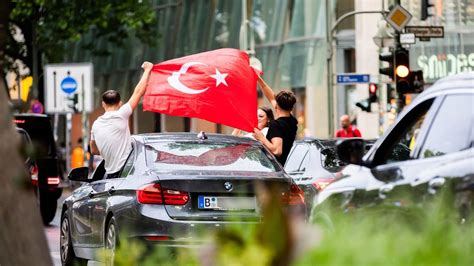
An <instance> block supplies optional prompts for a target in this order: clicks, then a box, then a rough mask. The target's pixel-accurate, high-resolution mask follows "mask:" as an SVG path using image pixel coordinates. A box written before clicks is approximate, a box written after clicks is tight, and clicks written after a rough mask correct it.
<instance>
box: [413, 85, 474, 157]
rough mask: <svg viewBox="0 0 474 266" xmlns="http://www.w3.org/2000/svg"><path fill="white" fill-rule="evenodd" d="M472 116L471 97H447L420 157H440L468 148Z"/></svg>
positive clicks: (473, 98)
mask: <svg viewBox="0 0 474 266" xmlns="http://www.w3.org/2000/svg"><path fill="white" fill-rule="evenodd" d="M473 116H474V96H473V95H466V94H459V95H450V96H447V97H446V99H445V100H444V101H443V103H442V105H441V108H440V109H439V111H438V113H437V114H436V117H435V119H434V121H433V124H432V125H431V127H430V130H429V132H428V134H427V137H426V140H425V143H424V145H423V149H422V150H421V153H420V157H421V158H428V157H433V156H440V155H444V154H449V153H452V152H457V151H461V150H464V149H466V148H469V146H470V145H471V140H470V136H471V131H472V127H473V125H472V124H471V121H472V117H473Z"/></svg>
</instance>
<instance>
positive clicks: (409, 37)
mask: <svg viewBox="0 0 474 266" xmlns="http://www.w3.org/2000/svg"><path fill="white" fill-rule="evenodd" d="M415 42H416V37H415V34H414V33H402V34H400V43H401V44H415Z"/></svg>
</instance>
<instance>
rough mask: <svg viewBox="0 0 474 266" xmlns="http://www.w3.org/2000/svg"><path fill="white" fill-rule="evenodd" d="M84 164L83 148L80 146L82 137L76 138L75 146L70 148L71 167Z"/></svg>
mask: <svg viewBox="0 0 474 266" xmlns="http://www.w3.org/2000/svg"><path fill="white" fill-rule="evenodd" d="M83 166H84V148H83V147H82V138H79V139H78V140H77V146H76V147H74V149H72V153H71V169H74V168H78V167H83Z"/></svg>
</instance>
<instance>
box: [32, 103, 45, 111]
mask: <svg viewBox="0 0 474 266" xmlns="http://www.w3.org/2000/svg"><path fill="white" fill-rule="evenodd" d="M31 112H33V113H35V114H42V113H43V112H44V107H43V104H41V103H40V101H38V100H36V101H34V102H33V104H32V105H31Z"/></svg>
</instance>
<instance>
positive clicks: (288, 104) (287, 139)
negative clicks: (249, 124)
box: [253, 76, 298, 166]
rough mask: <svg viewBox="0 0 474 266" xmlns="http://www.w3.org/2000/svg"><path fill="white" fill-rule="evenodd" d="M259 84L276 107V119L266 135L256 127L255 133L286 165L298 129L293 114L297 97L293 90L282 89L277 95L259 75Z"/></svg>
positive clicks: (280, 161)
mask: <svg viewBox="0 0 474 266" xmlns="http://www.w3.org/2000/svg"><path fill="white" fill-rule="evenodd" d="M258 85H259V86H260V88H261V89H262V91H263V94H264V95H265V97H266V98H267V100H268V101H269V102H270V103H271V104H272V106H273V108H274V109H275V114H276V120H273V121H271V122H270V123H269V126H268V133H267V135H266V136H265V135H264V134H263V133H262V131H261V130H260V129H258V128H255V129H254V134H253V135H254V138H255V139H257V140H258V141H260V142H261V143H262V144H263V145H264V146H265V147H266V148H267V149H268V150H269V151H270V152H271V153H272V154H273V155H275V157H276V158H277V160H278V162H279V163H280V164H281V165H282V166H284V165H285V162H286V159H287V158H288V154H289V153H290V150H291V147H292V146H293V142H294V141H295V138H296V131H297V130H298V120H296V118H294V117H293V115H291V111H292V110H293V107H294V106H295V103H296V97H295V95H294V94H293V93H292V92H291V91H280V92H279V93H278V94H277V95H275V93H274V92H273V90H272V89H271V88H270V86H268V85H267V83H266V82H265V81H264V80H263V79H262V78H261V77H260V76H258Z"/></svg>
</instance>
